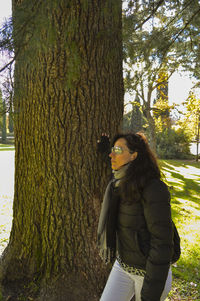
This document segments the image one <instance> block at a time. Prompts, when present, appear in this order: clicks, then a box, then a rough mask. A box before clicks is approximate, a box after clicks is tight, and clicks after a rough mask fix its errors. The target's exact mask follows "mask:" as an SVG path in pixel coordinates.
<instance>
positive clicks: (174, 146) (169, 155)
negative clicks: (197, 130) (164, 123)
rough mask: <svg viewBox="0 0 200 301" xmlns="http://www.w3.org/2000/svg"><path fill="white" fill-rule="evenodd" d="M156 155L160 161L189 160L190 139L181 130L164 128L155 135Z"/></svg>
mask: <svg viewBox="0 0 200 301" xmlns="http://www.w3.org/2000/svg"><path fill="white" fill-rule="evenodd" d="M156 139H157V141H156V142H157V155H158V157H159V158H161V159H190V158H191V156H192V155H191V153H190V142H191V141H190V138H189V137H188V135H187V134H186V133H185V132H184V130H183V129H178V130H175V129H171V128H166V129H164V130H163V131H162V132H159V133H158V134H157V137H156Z"/></svg>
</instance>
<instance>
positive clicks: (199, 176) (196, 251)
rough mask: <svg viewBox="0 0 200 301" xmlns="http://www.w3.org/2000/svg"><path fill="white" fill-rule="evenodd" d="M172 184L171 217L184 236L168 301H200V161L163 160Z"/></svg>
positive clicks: (167, 179) (169, 183) (162, 162)
mask: <svg viewBox="0 0 200 301" xmlns="http://www.w3.org/2000/svg"><path fill="white" fill-rule="evenodd" d="M160 164H161V167H162V171H163V173H164V175H165V177H166V179H165V180H166V182H167V184H168V185H169V187H170V192H171V199H172V216H173V220H174V222H175V224H176V225H177V228H178V231H179V234H180V236H181V251H182V255H181V258H180V259H179V261H178V262H177V263H176V264H174V265H173V288H172V291H171V293H170V296H169V298H168V300H188V301H189V300H195V301H199V300H200V162H191V161H175V160H162V161H160Z"/></svg>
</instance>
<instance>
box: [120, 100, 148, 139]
mask: <svg viewBox="0 0 200 301" xmlns="http://www.w3.org/2000/svg"><path fill="white" fill-rule="evenodd" d="M131 105H132V110H131V111H130V112H128V113H127V114H125V115H124V119H123V129H124V131H131V132H134V133H137V132H140V131H143V130H144V128H145V124H146V122H145V120H144V116H143V113H142V110H141V104H140V100H139V98H138V97H137V95H136V97H135V100H134V101H132V102H131Z"/></svg>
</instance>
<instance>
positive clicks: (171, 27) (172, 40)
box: [123, 0, 200, 150]
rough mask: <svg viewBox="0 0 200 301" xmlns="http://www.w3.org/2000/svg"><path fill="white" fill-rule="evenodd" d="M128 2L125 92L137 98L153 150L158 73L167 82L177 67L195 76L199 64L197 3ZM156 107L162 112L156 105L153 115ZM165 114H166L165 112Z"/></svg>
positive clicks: (183, 0)
mask: <svg viewBox="0 0 200 301" xmlns="http://www.w3.org/2000/svg"><path fill="white" fill-rule="evenodd" d="M127 3H128V4H127V6H125V9H124V14H123V21H124V22H123V23H124V57H125V63H126V64H125V73H126V79H125V88H126V91H128V92H129V91H130V92H133V91H135V93H137V94H138V95H139V97H140V101H141V103H142V111H143V113H144V116H145V117H146V119H147V121H148V125H149V127H148V129H149V136H150V137H149V138H150V144H151V147H152V148H153V149H154V150H155V148H156V134H155V130H156V125H155V119H154V117H153V112H154V111H155V107H154V106H155V103H156V102H155V100H156V97H155V90H156V89H157V88H158V84H159V83H158V79H159V74H160V72H163V70H164V71H165V72H167V73H168V78H166V80H167V81H168V80H169V78H170V76H171V75H172V74H173V72H174V71H175V70H178V68H179V67H180V66H182V68H184V70H190V71H192V72H193V74H196V73H195V72H197V69H198V66H197V65H198V64H197V63H196V62H198V61H199V60H198V57H199V52H198V49H199V47H198V46H197V41H198V37H199V26H198V25H199V19H198V17H197V16H198V13H199V12H200V5H199V3H198V1H196V0H195V1H190V0H186V1H185V0H180V1H164V0H163V1H162V0H160V1H159V0H158V1H151V0H149V1H128V2H127ZM197 19H198V20H197ZM191 62H193V64H192V66H191ZM189 66H190V68H189ZM160 84H162V83H161V82H160ZM163 84H165V80H164V81H163ZM158 107H159V109H162V108H163V102H162V104H161V105H160V101H159V103H158V104H157V108H156V114H158ZM164 111H165V114H166V112H167V111H166V110H164ZM161 113H162V114H161V115H163V112H162V111H161ZM161 118H162V117H161Z"/></svg>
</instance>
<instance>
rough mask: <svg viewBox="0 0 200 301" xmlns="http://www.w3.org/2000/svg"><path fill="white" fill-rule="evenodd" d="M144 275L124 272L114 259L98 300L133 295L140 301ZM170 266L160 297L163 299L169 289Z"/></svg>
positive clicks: (119, 300) (120, 299)
mask: <svg viewBox="0 0 200 301" xmlns="http://www.w3.org/2000/svg"><path fill="white" fill-rule="evenodd" d="M143 281H144V277H142V276H137V275H132V274H130V273H128V272H125V271H124V270H123V268H122V267H121V266H120V264H119V262H118V261H117V260H116V261H115V263H114V265H113V267H112V270H111V272H110V275H109V278H108V281H107V283H106V286H105V288H104V291H103V294H102V296H101V299H100V301H130V300H131V299H132V298H133V296H135V300H136V301H141V298H140V293H141V289H142V285H143ZM171 284H172V272H171V268H170V270H169V273H168V277H167V280H166V283H165V288H164V291H163V293H162V296H161V298H160V301H164V300H165V299H166V298H167V295H168V293H169V292H170V290H171Z"/></svg>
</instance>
